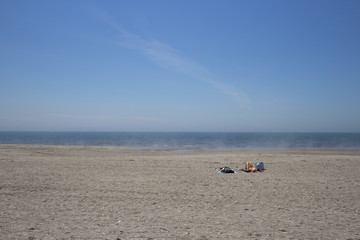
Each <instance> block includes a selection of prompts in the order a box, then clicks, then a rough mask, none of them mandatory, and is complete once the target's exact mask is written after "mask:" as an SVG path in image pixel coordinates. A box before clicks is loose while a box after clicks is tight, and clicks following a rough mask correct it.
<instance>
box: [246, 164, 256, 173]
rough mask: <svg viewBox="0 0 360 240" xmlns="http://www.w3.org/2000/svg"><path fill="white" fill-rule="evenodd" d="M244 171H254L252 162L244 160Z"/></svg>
mask: <svg viewBox="0 0 360 240" xmlns="http://www.w3.org/2000/svg"><path fill="white" fill-rule="evenodd" d="M245 171H246V172H256V171H257V169H256V167H254V166H253V164H252V162H246V164H245Z"/></svg>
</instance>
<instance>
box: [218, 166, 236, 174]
mask: <svg viewBox="0 0 360 240" xmlns="http://www.w3.org/2000/svg"><path fill="white" fill-rule="evenodd" d="M221 172H222V173H234V170H232V169H231V168H229V167H223V168H222V169H221Z"/></svg>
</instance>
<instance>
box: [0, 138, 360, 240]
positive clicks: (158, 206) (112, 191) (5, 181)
mask: <svg viewBox="0 0 360 240" xmlns="http://www.w3.org/2000/svg"><path fill="white" fill-rule="evenodd" d="M246 161H252V162H257V161H262V162H264V164H265V169H266V171H265V172H263V173H244V172H239V173H237V174H219V173H216V171H214V167H220V166H229V167H231V168H236V167H242V166H243V164H244V163H245V162H246ZM359 171H360V149H350V150H349V149H261V150H260V149H248V148H246V149H242V148H241V149H240V148H237V149H236V150H234V149H230V150H229V149H226V150H223V149H222V150H220V151H219V150H218V149H216V150H213V149H198V150H196V151H190V152H172V151H164V150H159V151H158V150H154V149H152V148H140V149H139V148H126V147H114V146H95V147H94V146H61V145H55V146H51V145H7V144H6V145H4V144H0V199H1V201H0V219H1V220H0V235H1V236H2V239H29V238H32V239H47V238H50V239H62V238H65V239H70V238H76V239H89V238H90V239H117V238H120V239H149V238H153V239H169V238H175V239H291V238H295V239H359V238H360V201H359V199H360V175H359V174H358V173H359Z"/></svg>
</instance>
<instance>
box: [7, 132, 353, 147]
mask: <svg viewBox="0 0 360 240" xmlns="http://www.w3.org/2000/svg"><path fill="white" fill-rule="evenodd" d="M0 144H31V145H70V146H71V145H82V146H122V147H149V148H169V149H172V148H175V149H179V150H191V149H197V148H360V133H230V132H229V133H219V132H216V133H215V132H214V133H210V132H0Z"/></svg>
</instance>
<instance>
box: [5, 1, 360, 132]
mask: <svg viewBox="0 0 360 240" xmlns="http://www.w3.org/2000/svg"><path fill="white" fill-rule="evenodd" d="M359 12H360V1H357V0H337V1H334V0H303V1H296V0H272V1H268V0H255V1H250V0H248V1H242V0H234V1H231V0H226V1H211V0H182V1H168V0H152V1H148V0H129V1H126V0H122V1H118V0H116V1H112V0H107V1H100V0H99V1H91V0H86V1H85V0H84V1H82V0H77V1H70V0H54V1H47V0H44V1H42V0H35V1H26V0H22V1H20V0H1V1H0V131H199V132H204V131H205V132H360V14H359Z"/></svg>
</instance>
